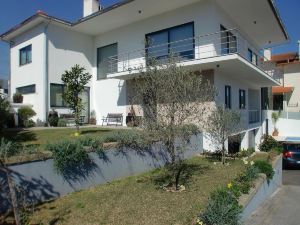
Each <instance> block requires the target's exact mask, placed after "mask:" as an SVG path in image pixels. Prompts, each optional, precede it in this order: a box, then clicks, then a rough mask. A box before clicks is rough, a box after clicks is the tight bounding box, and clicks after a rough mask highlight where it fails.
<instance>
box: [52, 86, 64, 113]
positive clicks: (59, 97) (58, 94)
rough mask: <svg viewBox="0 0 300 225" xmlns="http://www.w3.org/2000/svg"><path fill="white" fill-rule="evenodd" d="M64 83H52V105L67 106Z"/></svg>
mask: <svg viewBox="0 0 300 225" xmlns="http://www.w3.org/2000/svg"><path fill="white" fill-rule="evenodd" d="M63 93H64V85H63V84H50V106H51V107H67V104H66V103H65V101H64V99H63Z"/></svg>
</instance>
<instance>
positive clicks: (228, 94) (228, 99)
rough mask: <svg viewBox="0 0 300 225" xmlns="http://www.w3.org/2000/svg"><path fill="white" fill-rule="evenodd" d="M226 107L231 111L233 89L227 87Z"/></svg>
mask: <svg viewBox="0 0 300 225" xmlns="http://www.w3.org/2000/svg"><path fill="white" fill-rule="evenodd" d="M225 107H226V108H227V109H231V87H230V86H228V85H226V86H225Z"/></svg>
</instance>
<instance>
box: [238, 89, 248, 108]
mask: <svg viewBox="0 0 300 225" xmlns="http://www.w3.org/2000/svg"><path fill="white" fill-rule="evenodd" d="M239 99H240V109H246V91H245V90H240V91H239Z"/></svg>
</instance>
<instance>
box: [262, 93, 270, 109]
mask: <svg viewBox="0 0 300 225" xmlns="http://www.w3.org/2000/svg"><path fill="white" fill-rule="evenodd" d="M261 108H262V110H268V109H269V89H268V88H267V87H263V88H261Z"/></svg>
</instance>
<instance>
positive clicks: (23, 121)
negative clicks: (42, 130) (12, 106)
mask: <svg viewBox="0 0 300 225" xmlns="http://www.w3.org/2000/svg"><path fill="white" fill-rule="evenodd" d="M35 115H36V113H35V111H34V110H33V109H32V108H30V107H28V106H23V107H21V108H19V110H18V116H19V121H20V125H21V126H25V127H30V126H31V125H33V123H32V122H33V121H30V118H32V117H33V116H35Z"/></svg>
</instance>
